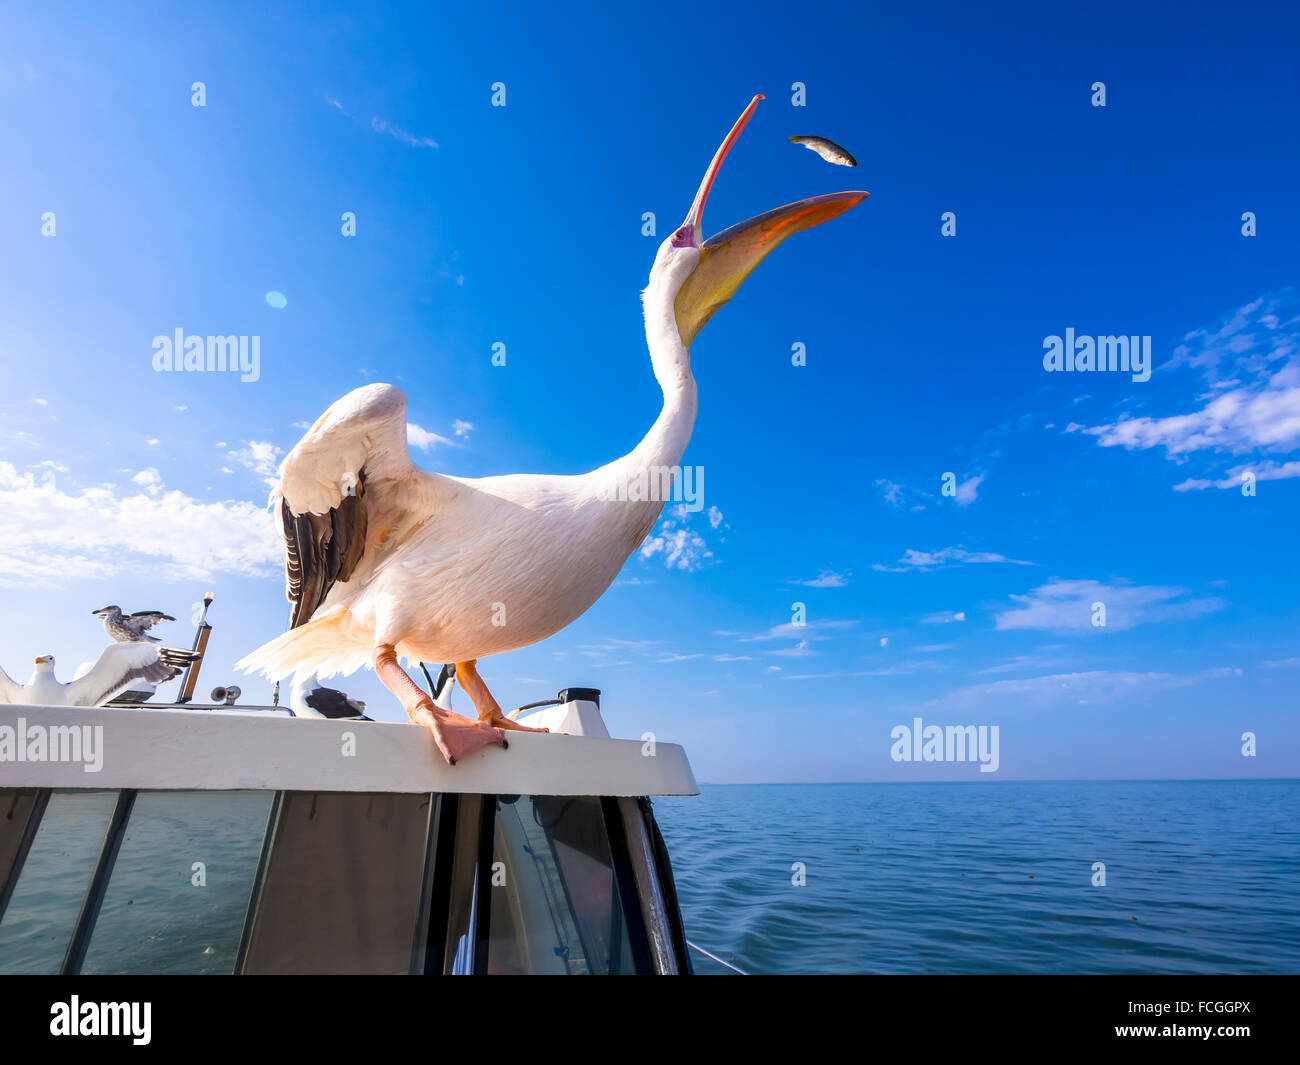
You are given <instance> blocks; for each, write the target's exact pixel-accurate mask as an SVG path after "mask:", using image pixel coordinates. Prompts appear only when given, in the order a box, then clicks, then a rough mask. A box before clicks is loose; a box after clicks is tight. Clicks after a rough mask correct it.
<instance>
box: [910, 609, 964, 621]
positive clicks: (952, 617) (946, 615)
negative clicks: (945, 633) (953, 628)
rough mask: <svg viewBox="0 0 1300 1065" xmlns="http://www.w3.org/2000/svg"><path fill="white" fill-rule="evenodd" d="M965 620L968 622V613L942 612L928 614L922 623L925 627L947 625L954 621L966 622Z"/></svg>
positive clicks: (959, 611) (961, 611)
mask: <svg viewBox="0 0 1300 1065" xmlns="http://www.w3.org/2000/svg"><path fill="white" fill-rule="evenodd" d="M965 620H966V611H964V610H958V611H957V612H956V613H952V612H950V611H947V610H941V611H939V613H937V614H926V616H925V617H923V618H922V619H921V622H922V624H925V625H946V624H948V623H949V622H952V621H965Z"/></svg>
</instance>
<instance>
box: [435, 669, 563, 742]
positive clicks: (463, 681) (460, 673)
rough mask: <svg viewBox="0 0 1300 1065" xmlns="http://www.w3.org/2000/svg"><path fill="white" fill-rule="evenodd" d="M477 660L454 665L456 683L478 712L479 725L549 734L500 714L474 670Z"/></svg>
mask: <svg viewBox="0 0 1300 1065" xmlns="http://www.w3.org/2000/svg"><path fill="white" fill-rule="evenodd" d="M477 661H478V660H477V659H474V658H471V659H470V660H469V661H468V662H457V663H456V682H457V683H458V684H459V685H460V686H461V687H462V688H464V689H465V694H466V695H468V696H469V697H470V699H471V700H472V701H473V703H474V709H475V710H477V711H478V719H479V722H480V723H481V724H485V725H491V726H492V727H493V728H505V729H514V730H515V731H516V732H550V731H551V730H550V729H548V728H529V727H528V726H527V725H521V724H519V722H518V721H511V720H510V719H509V718H508V717H506V715H505V714H503V713H502V712H501V706H500V704H498V703H497V701H496V700H495V699H494V698H492V693H491V692H490V691H488V690H487V685H486V684H484V683H483V678H482V677H480V676H479V675H478V670H477V669H475V668H474V663H475V662H477Z"/></svg>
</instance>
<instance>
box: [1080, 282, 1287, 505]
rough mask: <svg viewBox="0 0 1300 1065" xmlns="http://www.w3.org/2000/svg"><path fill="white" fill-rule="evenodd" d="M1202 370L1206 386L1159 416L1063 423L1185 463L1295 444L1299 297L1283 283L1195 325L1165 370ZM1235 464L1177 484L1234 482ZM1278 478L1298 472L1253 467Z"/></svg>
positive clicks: (1108, 443)
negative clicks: (1177, 409) (1184, 407)
mask: <svg viewBox="0 0 1300 1065" xmlns="http://www.w3.org/2000/svg"><path fill="white" fill-rule="evenodd" d="M1178 368H1186V369H1190V370H1193V371H1196V372H1198V373H1200V374H1202V375H1203V376H1204V378H1205V382H1206V384H1207V385H1208V388H1209V391H1208V392H1205V393H1204V394H1202V395H1199V396H1198V397H1196V402H1197V403H1198V404H1199V406H1196V407H1195V408H1194V409H1192V410H1190V411H1187V412H1186V413H1180V414H1172V415H1166V416H1163V417H1149V416H1140V417H1134V416H1128V415H1122V416H1121V417H1120V418H1119V419H1118V420H1116V421H1113V422H1107V423H1105V424H1102V425H1094V426H1091V427H1089V426H1084V425H1079V424H1077V423H1073V422H1072V423H1071V424H1070V425H1069V426H1067V428H1066V431H1067V432H1081V433H1084V434H1086V435H1089V436H1094V437H1096V438H1097V442H1098V443H1099V444H1100V445H1101V446H1102V447H1119V448H1123V449H1124V450H1126V451H1144V450H1148V449H1151V448H1163V449H1164V451H1165V455H1166V457H1167V458H1170V459H1174V460H1175V461H1178V462H1185V461H1187V459H1188V458H1189V456H1191V455H1193V454H1195V453H1197V452H1207V453H1221V454H1231V455H1244V454H1248V453H1250V452H1258V453H1262V454H1274V455H1276V454H1279V453H1285V452H1288V451H1294V450H1295V449H1296V448H1300V301H1297V298H1296V294H1295V293H1294V291H1292V290H1290V289H1287V290H1283V291H1282V292H1278V293H1270V294H1268V295H1266V296H1261V297H1260V298H1259V299H1257V300H1255V301H1253V302H1251V303H1249V304H1247V305H1246V306H1244V307H1242V308H1240V309H1239V310H1237V311H1235V312H1234V313H1233V314H1231V315H1229V316H1228V317H1227V318H1226V319H1225V320H1224V321H1223V322H1222V323H1221V324H1220V326H1219V327H1218V328H1217V329H1214V330H1207V329H1198V330H1195V331H1193V332H1191V333H1188V334H1187V336H1186V337H1185V338H1184V339H1183V343H1182V344H1180V345H1179V346H1178V348H1177V349H1175V351H1174V355H1173V358H1172V359H1171V360H1170V361H1169V363H1168V365H1167V367H1165V370H1166V371H1167V370H1172V369H1178ZM1248 468H1251V467H1248V466H1244V465H1238V466H1236V467H1234V469H1233V470H1230V471H1228V473H1227V474H1226V475H1224V476H1222V477H1218V478H1189V479H1188V480H1186V481H1184V482H1182V483H1181V484H1180V485H1178V486H1177V488H1178V489H1179V490H1180V491H1192V490H1199V489H1203V488H1226V487H1232V486H1234V474H1235V475H1236V478H1235V485H1240V483H1241V479H1240V473H1241V472H1242V471H1244V470H1245V469H1248ZM1261 468H1262V469H1263V471H1264V472H1265V473H1267V475H1268V476H1265V477H1260V476H1259V475H1258V474H1257V479H1260V480H1280V479H1282V478H1286V477H1296V476H1300V464H1297V463H1294V462H1288V463H1284V464H1281V465H1278V464H1277V463H1268V464H1265V465H1263V466H1262V467H1261Z"/></svg>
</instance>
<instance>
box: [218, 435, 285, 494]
mask: <svg viewBox="0 0 1300 1065" xmlns="http://www.w3.org/2000/svg"><path fill="white" fill-rule="evenodd" d="M217 446H218V447H223V446H224V445H223V444H218V445H217ZM283 456H284V452H283V451H282V450H281V449H280V448H278V447H276V446H275V445H274V444H272V443H271V442H270V441H269V440H245V441H244V446H243V447H241V448H239V449H238V450H235V451H228V452H226V457H227V458H229V459H230V460H231V461H232V462H236V463H238V464H239V465H240V466H243V467H244V469H246V470H251V471H252V472H253V473H255V474H257V475H258V476H259V477H261V478H262V481H263V483H264V484H266V485H267V487H272V488H273V487H274V486H275V484H276V482H277V481H278V480H279V477H278V475H277V470H278V469H279V466H280V459H281V458H282V457H283Z"/></svg>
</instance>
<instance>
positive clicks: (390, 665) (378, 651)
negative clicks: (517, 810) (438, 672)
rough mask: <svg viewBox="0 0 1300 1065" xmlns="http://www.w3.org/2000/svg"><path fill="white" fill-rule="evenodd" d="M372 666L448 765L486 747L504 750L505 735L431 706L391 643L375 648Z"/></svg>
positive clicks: (482, 723)
mask: <svg viewBox="0 0 1300 1065" xmlns="http://www.w3.org/2000/svg"><path fill="white" fill-rule="evenodd" d="M373 664H374V668H375V673H376V675H377V676H378V677H379V679H380V680H382V681H383V682H384V687H386V688H387V689H388V690H389V691H390V692H392V693H393V694H394V695H396V696H397V698H398V699H400V700H401V703H402V706H403V708H405V710H406V716H407V717H409V718H410V719H411V723H412V724H413V725H423V726H425V727H426V728H427V729H428V730H429V731H430V732H432V733H433V741H434V743H436V744H437V745H438V750H440V751H441V752H442V756H443V757H444V758H446V759H447V764H448V765H455V764H456V760H457V759H458V758H465V757H467V756H468V755H471V754H473V753H474V752H475V751H477V750H479V749H480V748H482V747H486V746H487V745H488V744H490V743H495V744H498V745H499V746H501V747H504V746H506V738H505V734H504V733H503V732H501V730H500V729H495V728H492V727H491V726H490V725H488V724H485V723H484V722H482V721H470V720H469V718H465V717H461V716H460V714H452V713H448V712H447V711H446V710H440V709H438V707H436V706H434V705H433V700H432V699H431V698H430V697H429V693H428V692H426V691H424V690H423V689H422V688H420V687H419V686H418V685H417V684H416V683H415V681H413V680H412V679H411V678H410V677H409V676H408V675H407V672H406V670H404V669H403V668H402V667H401V665H400V663H398V661H397V648H395V647H394V646H393V645H392V644H391V643H381V644H378V645H377V646H376V647H375V650H374V657H373ZM480 683H481V682H480Z"/></svg>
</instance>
